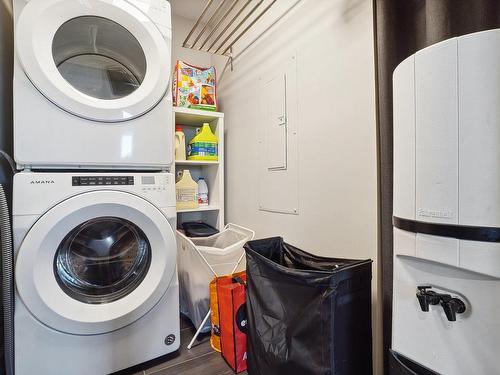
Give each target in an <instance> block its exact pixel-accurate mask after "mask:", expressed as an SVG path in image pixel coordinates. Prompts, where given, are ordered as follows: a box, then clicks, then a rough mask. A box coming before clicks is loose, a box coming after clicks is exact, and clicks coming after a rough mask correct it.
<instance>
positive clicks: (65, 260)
mask: <svg viewBox="0 0 500 375" xmlns="http://www.w3.org/2000/svg"><path fill="white" fill-rule="evenodd" d="M150 264H151V246H150V244H149V241H148V239H147V237H146V235H145V234H144V232H143V231H142V230H141V229H140V228H139V227H137V225H135V224H134V223H132V222H130V221H128V220H125V219H123V218H118V217H101V218H96V219H91V220H88V221H86V222H84V223H82V224H81V225H79V226H77V227H76V228H74V229H73V230H71V231H70V232H69V233H68V234H67V235H66V237H64V239H63V240H62V242H61V243H60V245H59V247H58V249H57V251H56V253H55V258H54V273H55V276H56V280H57V282H58V283H59V286H60V287H61V288H62V290H63V291H64V292H65V293H66V294H68V295H69V296H70V297H72V298H74V299H76V300H78V301H80V302H84V303H95V304H99V303H110V302H113V301H116V300H118V299H120V298H123V297H124V296H126V295H128V294H130V293H131V292H132V291H133V290H134V289H135V288H136V287H137V286H138V285H139V284H140V283H141V281H142V280H143V279H144V277H145V276H146V274H147V272H148V269H149V266H150Z"/></svg>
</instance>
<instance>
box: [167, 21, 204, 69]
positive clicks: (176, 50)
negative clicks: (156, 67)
mask: <svg viewBox="0 0 500 375" xmlns="http://www.w3.org/2000/svg"><path fill="white" fill-rule="evenodd" d="M194 22H195V21H193V20H190V19H187V18H184V17H182V16H179V15H177V14H173V16H172V33H173V35H172V60H173V62H172V63H173V64H175V63H176V61H177V60H183V61H185V62H188V63H190V64H192V65H196V66H201V67H204V66H210V65H211V63H212V62H211V55H210V54H209V53H205V52H199V51H194V50H190V49H188V48H183V47H182V43H183V42H184V39H186V36H187V35H188V33H189V31H190V30H191V27H193V25H194ZM173 66H174V65H173Z"/></svg>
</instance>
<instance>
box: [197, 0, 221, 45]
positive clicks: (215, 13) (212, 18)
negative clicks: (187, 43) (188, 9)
mask: <svg viewBox="0 0 500 375" xmlns="http://www.w3.org/2000/svg"><path fill="white" fill-rule="evenodd" d="M226 1H228V0H222V1H221V2H220V3H219V5H218V6H217V8H215V12H214V13H213V14H212V17H210V19H209V20H208V22H207V23H206V24H205V26H204V27H203V29H201V31H200V33H199V34H198V36H197V37H196V39H195V40H194V42H193V45H192V47H194V46H196V43H198V40H200V38H201V36H202V35H203V33H204V32H205V30H206V29H207V28H208V27H209V26H210V25H211V24H212V21H213V20H214V18H215V16H216V15H218V14H219V12H220V10H221V9H222V7H223V5H224V4H225V3H226Z"/></svg>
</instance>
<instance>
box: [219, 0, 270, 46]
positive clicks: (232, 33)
mask: <svg viewBox="0 0 500 375" xmlns="http://www.w3.org/2000/svg"><path fill="white" fill-rule="evenodd" d="M263 2H264V0H260V1H259V2H258V3H257V5H255V6H254V7H253V8H252V10H250V13H248V14H247V15H246V16H245V18H243V19H242V20H241V22H240V23H239V24H238V25H237V26H236V27H235V28H234V29H233V31H231V32H230V33H229V35H228V36H227V38H226V39H224V41H223V42H222V43H221V45H220V46H219V48H217V49H216V50H215V53H217V52H219V51H220V49H221V48H222V47H224V45H225V44H226V42H227V41H228V40H229V39H231V37H232V36H233V35H234V33H235V32H236V31H238V29H239V28H240V27H241V26H243V24H244V23H245V22H246V20H248V18H250V16H251V15H252V14H253V13H254V12H255V11H256V10H257V9H258V8H259V7H260V5H261V4H262V3H263Z"/></svg>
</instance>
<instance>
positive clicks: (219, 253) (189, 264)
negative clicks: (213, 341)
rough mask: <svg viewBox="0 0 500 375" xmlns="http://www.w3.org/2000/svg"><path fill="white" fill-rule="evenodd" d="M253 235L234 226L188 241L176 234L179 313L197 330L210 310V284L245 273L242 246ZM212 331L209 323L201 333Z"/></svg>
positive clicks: (244, 229) (208, 322)
mask: <svg viewBox="0 0 500 375" xmlns="http://www.w3.org/2000/svg"><path fill="white" fill-rule="evenodd" d="M254 235H255V233H254V232H253V231H252V230H250V229H247V228H244V227H241V226H239V225H235V224H228V225H226V226H225V227H224V230H223V231H221V232H220V233H218V234H215V235H213V236H210V237H200V238H188V237H186V236H185V235H183V234H182V233H180V232H179V231H178V232H177V253H178V254H177V262H178V267H179V287H180V309H181V313H183V314H184V315H186V316H187V317H188V318H189V319H190V320H191V322H192V323H193V324H194V325H195V326H196V327H199V325H200V324H201V323H202V322H203V319H204V318H205V316H206V315H207V313H208V311H209V309H210V293H209V284H210V281H212V279H213V278H214V277H216V276H223V275H228V274H231V273H234V272H237V271H242V270H244V269H245V259H244V250H243V245H244V244H245V243H246V242H247V241H249V240H252V239H253V237H254ZM210 329H211V326H210V321H209V320H208V321H207V322H206V323H205V325H204V326H203V328H202V330H201V332H203V333H206V332H209V331H210Z"/></svg>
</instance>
